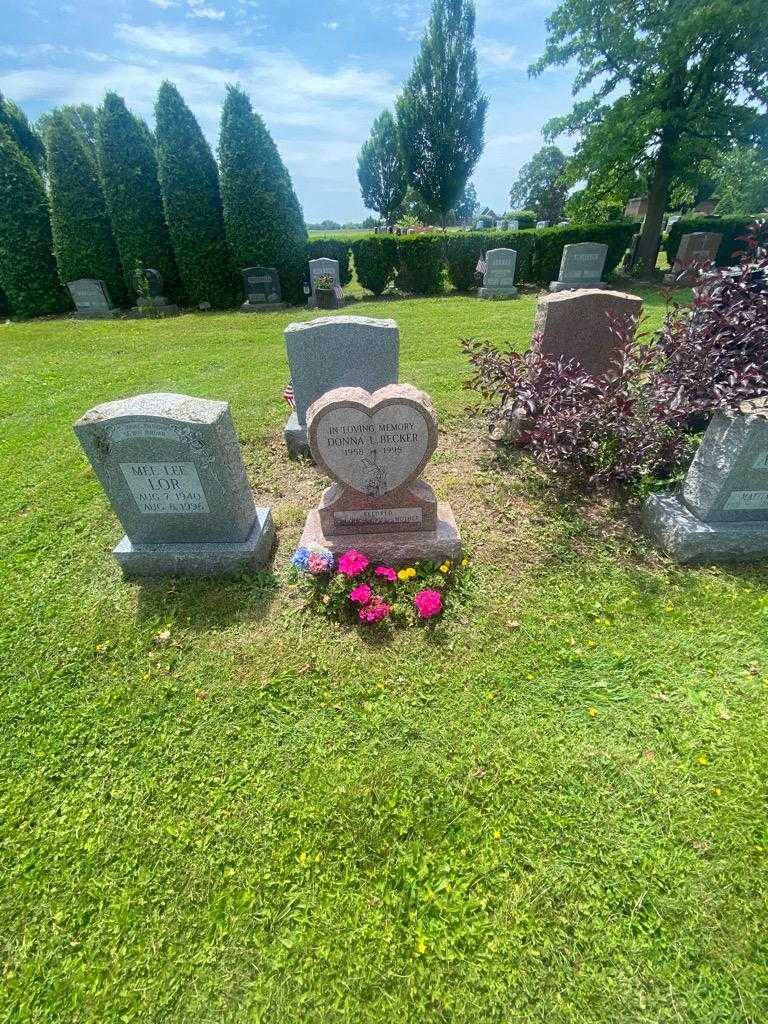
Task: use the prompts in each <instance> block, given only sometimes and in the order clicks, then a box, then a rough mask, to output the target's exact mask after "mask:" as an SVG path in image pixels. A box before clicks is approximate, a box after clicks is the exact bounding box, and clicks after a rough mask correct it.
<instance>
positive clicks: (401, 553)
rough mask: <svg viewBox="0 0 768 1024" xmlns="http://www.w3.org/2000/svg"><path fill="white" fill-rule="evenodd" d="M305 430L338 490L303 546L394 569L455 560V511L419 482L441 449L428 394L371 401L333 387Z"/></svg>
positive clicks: (332, 490)
mask: <svg viewBox="0 0 768 1024" xmlns="http://www.w3.org/2000/svg"><path fill="white" fill-rule="evenodd" d="M307 423H308V430H309V443H310V448H311V451H312V456H313V458H314V460H315V463H316V464H317V466H318V468H319V469H320V470H321V471H322V472H324V473H326V474H327V476H329V477H330V478H331V480H333V481H334V483H333V484H332V485H331V486H330V487H329V488H327V490H326V491H325V492H324V494H323V497H322V499H321V502H320V505H319V507H318V508H317V509H315V510H313V511H312V512H310V513H309V516H308V517H307V522H306V524H305V527H304V532H303V533H302V536H301V540H300V541H299V546H300V547H305V546H307V545H308V544H312V543H316V544H322V545H323V546H324V547H327V548H329V549H330V550H331V551H332V552H334V554H341V553H343V552H344V551H347V550H348V549H349V548H354V549H355V550H357V551H361V552H362V553H363V554H364V555H366V556H367V557H368V558H370V559H371V560H372V561H378V562H381V563H383V564H385V565H391V566H393V567H395V568H397V567H398V566H403V565H407V564H411V563H413V562H414V561H420V560H421V561H431V562H442V561H444V560H445V559H446V558H450V559H455V558H458V556H459V555H460V553H461V537H460V535H459V531H458V527H457V526H456V520H455V519H454V515H453V511H452V509H451V506H450V505H449V504H447V503H442V502H438V501H437V499H436V498H435V494H434V491H433V490H432V488H431V487H430V486H429V484H427V483H425V482H424V481H423V480H419V479H418V477H419V474H420V473H421V471H422V470H423V469H424V467H425V466H426V465H427V463H428V462H429V460H430V458H431V456H432V453H433V452H434V450H435V447H436V446H437V419H436V417H435V412H434V409H433V408H432V403H431V401H430V399H429V397H428V396H427V395H425V394H424V393H423V392H421V391H418V390H417V389H416V388H413V387H411V386H410V385H407V384H390V385H388V386H387V387H384V388H380V389H379V390H378V391H375V392H374V393H373V394H371V393H370V392H368V391H365V390H363V389H362V388H336V389H335V390H333V391H329V392H328V393H327V394H325V395H323V396H322V397H321V398H319V399H318V400H317V401H316V402H314V403H313V404H312V406H311V408H310V410H309V413H308V417H307Z"/></svg>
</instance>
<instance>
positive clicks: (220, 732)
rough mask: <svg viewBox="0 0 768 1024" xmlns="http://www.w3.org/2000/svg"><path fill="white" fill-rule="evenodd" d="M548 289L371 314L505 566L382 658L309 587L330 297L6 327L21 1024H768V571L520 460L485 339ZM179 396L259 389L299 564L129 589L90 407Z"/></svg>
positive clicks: (247, 422) (388, 305) (7, 798)
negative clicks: (294, 327) (695, 548)
mask: <svg viewBox="0 0 768 1024" xmlns="http://www.w3.org/2000/svg"><path fill="white" fill-rule="evenodd" d="M631 290H636V289H634V288H632V289H631ZM637 290H638V291H639V292H641V289H637ZM641 293H642V294H643V295H644V298H645V300H646V310H647V312H649V314H650V317H651V322H652V324H658V323H659V322H660V320H661V316H662V313H663V301H662V299H661V297H660V295H659V294H658V293H656V292H648V291H646V292H641ZM534 308H535V298H534V296H532V295H530V294H529V295H525V296H524V297H523V298H521V299H518V300H516V301H512V302H483V301H480V300H477V299H474V298H466V297H447V298H444V299H414V300H403V301H399V302H387V301H382V302H366V303H362V304H359V305H356V306H351V307H348V309H347V312H359V313H364V314H366V315H372V316H384V317H389V316H392V317H394V318H395V319H396V320H397V322H398V324H399V327H400V332H401V375H400V376H401V380H402V381H405V382H408V383H411V384H414V385H416V386H417V387H420V388H423V389H425V390H426V391H428V392H429V393H430V394H431V395H432V396H433V398H434V401H435V405H436V408H437V412H438V417H439V420H440V431H441V433H440V443H439V446H438V449H437V453H436V455H435V458H434V459H433V462H432V464H431V465H430V467H429V469H428V472H427V474H426V476H427V479H428V480H429V482H430V483H432V484H433V486H434V487H435V489H436V491H437V493H438V496H439V497H440V498H441V499H445V498H449V499H450V501H451V502H452V504H453V508H454V511H455V513H456V517H457V519H458V521H459V523H460V526H461V529H462V534H463V536H464V539H465V541H466V542H467V544H468V545H469V548H470V550H471V554H472V558H473V571H472V575H471V579H470V583H469V585H468V588H467V591H466V593H465V594H464V595H463V597H462V600H461V602H460V603H459V604H458V606H456V605H454V606H453V607H452V609H450V610H449V614H448V616H447V617H446V619H445V620H444V621H442V622H440V623H439V624H438V625H437V626H436V627H435V628H434V629H415V630H406V631H403V632H401V633H399V634H395V635H394V636H393V637H391V638H387V637H385V638H383V639H380V640H377V639H375V638H374V635H373V634H370V635H368V636H365V635H363V634H361V633H359V632H358V631H356V630H354V629H352V630H349V629H346V628H341V627H337V626H334V625H332V624H330V623H329V622H326V621H324V620H322V619H319V618H315V617H307V616H305V615H302V612H301V600H300V596H299V591H298V588H297V587H295V586H294V585H293V584H292V583H291V582H290V580H289V574H288V572H287V570H286V566H287V562H288V559H289V557H290V555H291V553H292V551H293V547H294V545H295V543H296V540H297V538H298V536H299V533H300V531H301V528H302V525H303V522H304V518H305V515H306V512H307V509H308V508H310V507H312V506H313V505H315V504H316V503H317V499H318V497H319V494H320V491H321V489H322V486H323V483H322V480H321V479H320V477H319V475H318V474H317V473H316V471H315V470H314V469H313V468H312V467H311V466H309V465H307V464H302V463H297V462H289V461H288V460H287V458H286V455H285V449H284V445H283V440H282V426H283V423H284V421H285V418H286V413H287V408H286V406H285V404H284V402H283V401H282V399H281V391H282V388H283V386H284V385H285V382H286V377H287V367H286V360H285V351H284V343H283V337H282V330H283V327H284V326H285V325H286V324H287V323H289V322H290V321H291V320H293V319H304V318H310V317H311V316H312V315H313V314H312V313H310V312H308V311H297V310H287V311H286V312H285V313H274V314H260V315H247V314H231V315H187V316H183V317H182V318H178V319H169V320H163V321H154V320H148V321H129V322H114V321H110V322H75V321H74V320H57V321H51V322H37V323H31V324H26V325H11V326H4V327H0V332H2V333H0V338H2V344H3V352H4V361H5V374H4V376H3V381H2V404H1V405H0V415H1V416H2V431H1V432H0V473H1V474H2V480H3V486H2V491H1V494H2V497H1V499H0V500H1V503H2V504H1V508H2V516H1V517H0V537H1V538H2V540H1V542H0V562H1V563H2V578H3V584H4V585H3V587H2V590H0V604H1V605H2V610H1V616H2V617H1V619H0V623H1V624H0V672H1V673H2V684H3V696H2V702H1V703H0V716H1V717H2V732H3V739H4V744H3V746H4V758H3V770H2V776H3V777H2V785H1V786H0V819H1V820H2V822H3V824H2V826H0V828H1V842H2V859H3V867H2V876H3V882H2V902H1V903H0V914H2V921H1V924H0V927H1V928H2V934H3V955H4V978H3V986H2V990H1V992H0V1020H2V1021H14V1022H21V1021H30V1022H31V1021H35V1022H38V1021H39V1022H43V1021H46V1022H48V1021H50V1022H54V1021H55V1022H62V1021H67V1022H91V1021H94V1022H95V1021H98V1022H99V1024H107V1022H112V1021H114V1022H118V1021H119V1022H129V1021H140V1022H147V1021H152V1022H154V1021H157V1022H159V1021H164V1022H167V1021H174V1022H182V1021H183V1022H187V1021H194V1022H195V1024H209V1022H210V1024H214V1022H216V1024H222V1022H233V1024H234V1022H238V1024H240V1022H243V1021H254V1022H256V1021H264V1022H270V1024H272V1022H278V1021H280V1022H282V1021H285V1022H289V1021H290V1022H293V1021H302V1020H306V1021H313V1022H314V1021H317V1022H320V1021H322V1022H324V1024H325V1022H331V1021H340V1022H341V1021H344V1022H347V1021H349V1022H352V1021H354V1022H355V1024H363V1022H370V1024H381V1022H383V1021H398V1022H400V1021H436V1022H438V1021H453V1022H457V1024H458V1022H462V1024H463V1022H478V1024H480V1022H482V1024H489V1022H494V1021H498V1022H505V1024H506V1022H511V1021H516V1022H536V1024H539V1022H542V1024H543V1022H545V1021H546V1022H547V1024H555V1022H557V1024H561V1022H562V1024H566V1022H567V1024H598V1022H604V1021H616V1020H620V1021H622V1022H635V1021H636V1022H654V1024H657V1022H658V1024H661V1022H670V1024H672V1022H696V1024H725V1022H740V1024H746V1022H758V1021H763V1020H765V1019H766V1015H767V1014H768V974H767V972H766V958H765V935H766V930H767V928H768V912H767V910H766V881H765V879H766V867H767V866H768V865H767V858H768V831H767V830H766V820H765V792H766V782H767V781H768V762H767V760H766V729H767V727H766V716H765V703H766V699H767V698H768V641H767V640H766V623H767V621H768V588H767V587H766V583H768V573H766V571H765V569H761V568H759V567H741V568H732V567H719V568H699V569H681V568H679V567H677V566H675V565H673V564H672V563H671V562H669V561H667V560H666V559H664V558H663V557H662V556H660V555H659V554H658V553H657V552H656V551H655V550H654V549H653V548H652V546H651V545H650V543H648V542H647V541H646V540H644V539H643V538H642V537H640V536H639V535H638V533H637V532H636V506H635V505H633V504H632V502H629V503H623V502H620V501H618V500H617V499H615V498H609V497H597V498H596V497H593V496H588V495H579V494H573V493H568V492H563V491H562V490H559V489H558V488H557V487H556V486H555V485H554V484H553V483H552V482H550V481H548V480H547V478H546V477H545V476H544V475H543V474H542V473H540V472H538V471H537V470H536V469H535V468H534V467H533V466H532V465H531V464H530V463H528V462H525V461H515V460H514V459H512V458H510V457H498V456H497V454H496V453H495V452H494V450H493V449H492V448H491V447H490V446H489V445H488V443H487V442H486V440H485V427H484V424H483V421H482V419H481V418H480V417H478V416H470V415H468V414H467V413H466V411H465V409H466V406H467V404H468V403H469V402H471V398H470V396H469V394H468V393H467V392H466V391H463V390H462V388H461V382H462V380H463V379H465V378H466V376H467V375H468V374H467V367H466V364H465V361H464V358H463V356H462V354H461V352H460V349H459V343H458V339H459V338H460V337H467V336H470V335H476V336H483V337H490V338H491V339H493V340H494V341H496V342H498V343H499V344H502V343H504V342H506V341H511V342H513V343H514V344H515V346H516V347H518V348H520V349H523V348H525V346H526V345H527V344H528V341H529V339H530V332H531V326H532V323H533V315H534ZM154 390H167V391H181V392H184V393H188V394H192V395H198V396H204V397H209V398H222V399H226V400H228V401H229V402H230V403H231V406H232V414H233V418H234V422H235V426H236V429H237V432H238V435H239V438H240V440H241V443H242V446H243V452H244V458H245V461H246V464H247V467H248V473H249V478H250V481H251V483H252V486H253V488H254V492H255V497H256V500H257V503H258V504H265V505H271V506H272V508H273V511H274V516H275V522H276V526H277V528H278V532H279V538H280V540H279V549H278V552H277V556H276V559H275V563H274V573H272V572H268V573H261V574H258V575H256V576H248V577H243V578H240V579H236V580H229V581H213V580H195V581H179V580H176V581H155V582H152V583H146V584H130V585H126V584H124V583H123V582H121V580H120V577H119V571H118V568H117V565H116V564H115V562H114V560H113V559H112V557H111V555H110V550H111V547H112V546H113V545H114V544H115V543H116V541H117V540H118V539H119V538H120V536H121V534H122V530H121V528H120V526H119V524H118V523H117V521H116V519H115V517H114V515H113V514H112V512H111V510H110V508H109V505H108V503H107V499H106V496H105V494H104V492H103V491H102V489H101V487H100V485H99V483H98V481H97V479H96V477H95V476H94V474H93V472H92V470H91V469H90V468H89V466H88V463H87V461H86V459H85V456H84V455H83V453H82V451H81V450H80V447H79V445H78V443H77V440H76V438H75V436H74V434H73V432H72V423H73V422H74V421H75V419H77V417H78V416H79V415H80V414H81V413H83V412H84V411H85V410H86V409H89V408H90V407H92V406H94V405H96V404H97V403H99V402H103V401H106V400H108V399H112V398H117V397H122V396H128V395H132V394H137V393H139V392H146V391H154Z"/></svg>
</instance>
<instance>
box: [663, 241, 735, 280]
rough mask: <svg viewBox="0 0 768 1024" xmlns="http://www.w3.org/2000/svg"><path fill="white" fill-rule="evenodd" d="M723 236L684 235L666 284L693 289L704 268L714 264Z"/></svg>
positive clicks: (666, 275) (666, 278) (665, 277)
mask: <svg viewBox="0 0 768 1024" xmlns="http://www.w3.org/2000/svg"><path fill="white" fill-rule="evenodd" d="M722 240H723V236H722V235H721V234H720V233H719V232H717V231H692V232H691V233H690V234H687V235H683V236H682V238H681V239H680V246H679V248H678V250H677V254H676V255H675V261H674V263H673V265H672V270H671V271H670V272H669V273H668V274H665V275H664V284H666V285H673V286H674V287H676V288H686V287H692V286H693V285H695V284H696V282H697V281H698V279H699V270H700V268H701V267H702V266H704V265H706V264H708V263H713V262H714V260H715V257H716V256H717V250H718V249H719V248H720V243H721V242H722Z"/></svg>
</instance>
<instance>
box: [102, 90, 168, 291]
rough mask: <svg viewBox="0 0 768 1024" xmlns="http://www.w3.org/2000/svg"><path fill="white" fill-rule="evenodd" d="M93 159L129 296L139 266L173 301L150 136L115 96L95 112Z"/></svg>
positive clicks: (140, 122) (155, 161)
mask: <svg viewBox="0 0 768 1024" xmlns="http://www.w3.org/2000/svg"><path fill="white" fill-rule="evenodd" d="M96 157H97V160H98V166H99V174H100V177H101V183H102V188H103V190H104V198H105V200H106V204H107V210H108V212H109V219H110V221H111V223H112V233H113V235H114V237H115V242H116V243H117V249H118V252H119V253H120V260H121V262H122V264H123V279H124V280H125V284H126V286H127V289H128V292H129V294H131V295H135V294H136V279H135V277H136V267H137V265H140V266H142V267H154V268H155V270H159V271H160V273H161V274H162V275H163V282H164V287H163V292H164V294H165V295H167V296H168V297H169V298H171V299H173V298H177V297H178V293H179V278H178V272H177V270H176V261H175V259H174V257H173V247H172V245H171V237H170V235H169V234H168V226H167V225H166V223H165V215H164V213H163V201H162V198H161V196H160V183H159V181H158V180H157V160H156V159H155V153H154V149H153V145H152V136H151V134H150V132H149V129H148V128H147V126H146V124H144V122H143V121H141V120H139V118H137V117H134V115H133V114H131V112H130V111H129V110H128V108H127V107H126V105H125V102H124V100H123V99H122V98H121V97H120V96H118V95H116V94H115V93H113V92H109V93H107V95H106V96H105V98H104V103H103V105H102V106H101V107H100V109H99V112H98V117H97V121H96Z"/></svg>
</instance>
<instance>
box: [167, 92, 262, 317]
mask: <svg viewBox="0 0 768 1024" xmlns="http://www.w3.org/2000/svg"><path fill="white" fill-rule="evenodd" d="M155 123H156V126H157V127H156V152H157V172H158V177H159V180H160V192H161V194H162V197H163V209H164V210H165V220H166V223H167V224H168V231H169V232H170V235H171V241H172V242H173V249H174V253H175V256H176V265H177V267H178V269H179V276H180V278H181V284H182V289H183V291H184V295H185V297H186V299H187V301H188V302H189V303H190V304H191V305H194V306H197V305H199V304H200V303H201V302H210V304H211V305H212V306H213V307H214V308H216V309H225V308H227V307H228V306H233V305H234V304H235V303H236V302H237V301H238V299H240V293H241V284H240V280H239V275H238V274H236V273H235V271H234V269H233V267H232V266H231V254H230V249H229V245H228V243H227V239H226V235H225V232H224V215H223V211H222V205H221V195H220V193H219V171H218V168H217V167H216V161H215V160H214V159H213V153H212V152H211V147H210V146H209V145H208V143H207V141H206V139H205V136H204V135H203V133H202V131H201V130H200V126H199V125H198V123H197V121H196V120H195V116H194V114H193V113H192V111H191V110H190V109H189V107H188V106H187V105H186V103H185V102H184V100H183V99H182V97H181V93H180V92H179V90H178V89H177V88H176V86H175V85H173V84H172V83H171V82H163V84H162V85H161V86H160V92H159V93H158V96H157V103H156V104H155ZM241 301H242V300H241Z"/></svg>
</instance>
